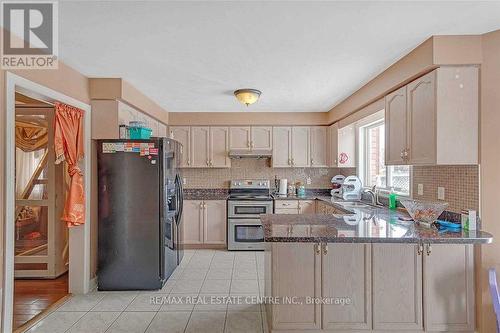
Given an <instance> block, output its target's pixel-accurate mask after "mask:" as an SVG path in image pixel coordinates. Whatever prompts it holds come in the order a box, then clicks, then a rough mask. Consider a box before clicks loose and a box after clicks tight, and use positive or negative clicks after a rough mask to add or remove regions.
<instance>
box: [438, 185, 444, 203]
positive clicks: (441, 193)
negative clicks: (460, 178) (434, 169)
mask: <svg viewBox="0 0 500 333" xmlns="http://www.w3.org/2000/svg"><path fill="white" fill-rule="evenodd" d="M438 200H444V187H438Z"/></svg>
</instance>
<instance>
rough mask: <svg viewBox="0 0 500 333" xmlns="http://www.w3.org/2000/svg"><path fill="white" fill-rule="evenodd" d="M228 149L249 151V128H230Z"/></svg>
mask: <svg viewBox="0 0 500 333" xmlns="http://www.w3.org/2000/svg"><path fill="white" fill-rule="evenodd" d="M229 148H230V149H250V127H230V128H229Z"/></svg>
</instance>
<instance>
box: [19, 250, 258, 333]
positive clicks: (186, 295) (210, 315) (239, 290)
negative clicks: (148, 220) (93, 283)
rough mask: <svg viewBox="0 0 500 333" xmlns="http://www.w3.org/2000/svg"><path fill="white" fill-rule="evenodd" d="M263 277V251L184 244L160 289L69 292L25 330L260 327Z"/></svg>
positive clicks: (222, 331) (207, 331)
mask: <svg viewBox="0 0 500 333" xmlns="http://www.w3.org/2000/svg"><path fill="white" fill-rule="evenodd" d="M263 279H264V263H263V252H227V251H222V250H220V251H216V250H188V251H185V255H184V259H183V261H182V263H181V265H180V266H179V267H178V268H177V269H176V270H175V272H174V273H173V275H172V276H171V278H170V279H169V280H168V281H167V283H166V284H165V286H164V287H163V289H162V290H158V291H153V292H151V291H149V292H146V291H129V292H92V293H89V294H87V295H81V296H73V297H72V298H70V299H69V300H68V301H67V302H66V303H64V304H63V305H61V306H60V307H59V308H58V309H57V310H56V311H55V312H53V313H51V314H50V315H49V316H48V317H46V318H45V319H44V320H42V321H41V322H39V323H38V324H37V325H36V326H34V327H32V328H31V329H30V330H29V331H28V332H30V333H32V332H51V333H58V332H72V333H76V332H78V333H81V332H88V333H99V332H109V333H115V332H131V333H135V332H138V333H139V332H141V333H144V332H148V333H151V332H165V333H174V332H176V333H177V332H178V333H183V332H186V333H188V332H189V333H193V332H194V333H196V332H203V333H212V332H214V333H239V332H241V333H243V332H244V333H256V332H258V333H263V332H267V327H265V325H264V324H263V323H264V321H265V313H264V312H263V310H264V307H263V306H261V305H260V304H258V303H257V304H255V303H256V302H252V297H253V296H258V295H262V294H263V290H264V280H263ZM194 296H198V297H203V298H197V299H198V300H199V299H204V300H205V301H206V303H207V304H204V303H199V302H187V300H190V299H191V300H193V297H194ZM233 296H234V297H233ZM152 297H153V298H154V300H156V301H155V302H151V300H152ZM167 299H168V300H169V301H165V300H167ZM211 299H216V300H219V302H213V303H210V300H211ZM175 300H180V301H182V302H176V301H175ZM221 300H222V302H221ZM224 300H238V301H240V302H241V303H240V304H237V302H235V301H230V302H224ZM247 301H250V302H248V304H247ZM217 303H222V304H217ZM227 303H228V304H227ZM252 303H254V304H252Z"/></svg>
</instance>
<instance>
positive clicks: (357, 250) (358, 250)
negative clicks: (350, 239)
mask: <svg viewBox="0 0 500 333" xmlns="http://www.w3.org/2000/svg"><path fill="white" fill-rule="evenodd" d="M322 250H323V256H322V274H323V275H322V290H323V293H322V297H323V298H327V299H328V298H333V299H335V298H339V300H341V301H343V303H340V302H338V303H334V304H325V305H323V311H322V313H323V318H322V321H323V329H328V330H366V329H371V327H372V311H371V245H370V244H328V245H325V244H323V249H322Z"/></svg>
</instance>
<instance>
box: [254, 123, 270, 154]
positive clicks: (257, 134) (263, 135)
mask: <svg viewBox="0 0 500 333" xmlns="http://www.w3.org/2000/svg"><path fill="white" fill-rule="evenodd" d="M250 134H251V135H250V147H251V148H252V149H266V150H271V149H273V128H272V127H269V126H252V128H251V130H250Z"/></svg>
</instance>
